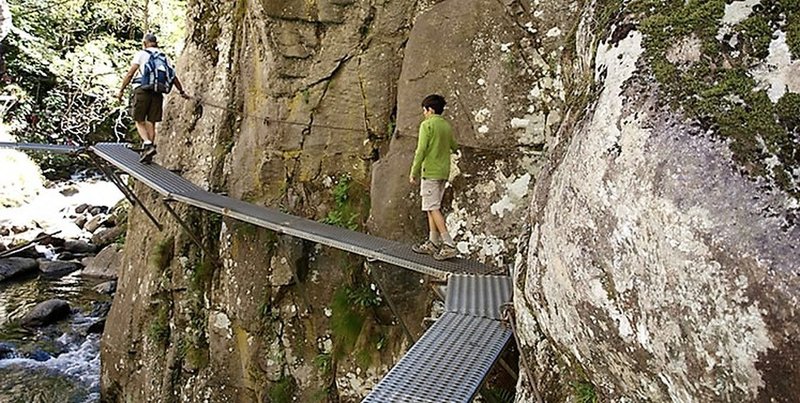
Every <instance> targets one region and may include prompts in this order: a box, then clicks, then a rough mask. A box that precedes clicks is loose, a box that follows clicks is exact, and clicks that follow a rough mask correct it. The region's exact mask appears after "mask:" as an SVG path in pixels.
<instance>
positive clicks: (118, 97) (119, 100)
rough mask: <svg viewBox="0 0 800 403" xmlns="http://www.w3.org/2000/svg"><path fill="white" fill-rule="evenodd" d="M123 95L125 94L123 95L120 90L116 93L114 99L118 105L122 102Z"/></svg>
mask: <svg viewBox="0 0 800 403" xmlns="http://www.w3.org/2000/svg"><path fill="white" fill-rule="evenodd" d="M123 95H125V94H124V92H123V91H122V90H120V91H119V92H118V93H117V98H116V99H117V102H120V103H121V102H122V96H123Z"/></svg>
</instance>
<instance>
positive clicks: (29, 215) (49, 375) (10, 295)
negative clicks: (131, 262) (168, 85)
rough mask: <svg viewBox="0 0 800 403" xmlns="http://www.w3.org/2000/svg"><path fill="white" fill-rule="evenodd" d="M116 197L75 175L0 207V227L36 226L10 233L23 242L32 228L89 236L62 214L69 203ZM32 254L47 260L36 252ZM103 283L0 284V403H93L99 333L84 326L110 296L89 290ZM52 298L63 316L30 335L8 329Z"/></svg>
mask: <svg viewBox="0 0 800 403" xmlns="http://www.w3.org/2000/svg"><path fill="white" fill-rule="evenodd" d="M64 189H69V191H67V192H65V191H64ZM121 198H122V195H121V193H120V192H119V191H118V190H117V189H116V188H114V186H113V185H112V184H111V183H108V182H106V181H103V180H100V179H98V178H90V177H86V176H83V175H82V176H75V177H73V179H72V180H70V181H66V182H63V183H56V184H53V185H51V186H48V187H47V188H45V189H42V191H40V193H39V195H38V196H37V197H35V198H34V199H32V200H30V202H29V203H26V204H25V205H23V206H20V207H18V208H2V209H0V226H5V227H6V228H10V227H11V226H13V225H24V226H27V227H29V228H32V226H35V227H37V228H36V230H35V231H33V230H31V231H28V232H26V233H22V234H19V235H17V237H18V238H19V239H31V238H33V237H34V236H35V235H36V233H38V232H39V231H45V232H53V231H61V233H60V234H59V237H64V238H83V239H86V238H87V237H89V236H91V234H88V233H86V232H84V231H83V230H82V229H80V228H78V227H77V226H76V225H75V224H74V223H73V222H72V221H73V218H71V217H70V215H73V213H72V212H73V211H74V208H75V206H77V205H78V204H81V203H89V204H91V205H94V206H107V207H112V206H114V205H115V204H116V203H117V202H118V201H119V200H120V199H121ZM4 240H5V241H8V239H4ZM37 250H39V252H41V253H44V254H45V255H46V256H52V255H53V254H52V253H51V252H50V251H49V250H46V249H44V248H42V247H38V246H37ZM104 281H106V280H100V279H92V278H83V277H81V275H80V272H75V273H72V274H70V275H67V276H64V277H61V278H45V277H40V276H36V275H32V276H28V277H25V278H21V279H15V280H12V281H6V282H2V283H0V403H17V402H19V403H32V402H36V403H50V402H53V403H72V402H75V403H89V402H98V401H99V400H100V335H99V334H90V333H89V332H88V329H89V326H90V325H92V324H93V323H95V322H97V321H98V320H100V319H101V318H104V317H105V316H106V314H107V312H108V309H109V308H110V306H111V297H110V296H107V295H104V294H100V293H98V292H96V291H94V290H93V287H94V286H96V285H97V284H99V283H102V282H104ZM53 298H60V299H64V300H66V301H68V302H69V304H70V307H71V309H72V313H71V314H70V316H69V319H67V320H65V321H62V322H60V323H57V324H54V325H50V326H46V327H42V328H37V329H33V330H29V329H23V328H21V327H20V326H18V325H17V324H16V321H17V320H18V319H20V318H21V317H22V316H24V315H25V314H26V313H27V312H28V311H30V310H31V308H33V307H34V306H35V305H36V304H38V303H39V302H43V301H46V300H49V299H53Z"/></svg>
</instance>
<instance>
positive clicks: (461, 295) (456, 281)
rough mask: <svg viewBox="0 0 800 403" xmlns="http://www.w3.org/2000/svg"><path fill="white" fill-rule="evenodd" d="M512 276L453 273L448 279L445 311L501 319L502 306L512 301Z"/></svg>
mask: <svg viewBox="0 0 800 403" xmlns="http://www.w3.org/2000/svg"><path fill="white" fill-rule="evenodd" d="M511 292H512V290H511V277H508V276H470V275H452V276H450V277H449V278H448V279H447V298H446V300H445V307H444V310H445V312H454V313H460V314H462V315H470V316H480V317H483V318H489V319H501V318H502V316H501V312H500V306H501V305H503V304H505V303H506V302H509V301H511Z"/></svg>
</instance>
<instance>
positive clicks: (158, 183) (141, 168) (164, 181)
mask: <svg viewBox="0 0 800 403" xmlns="http://www.w3.org/2000/svg"><path fill="white" fill-rule="evenodd" d="M90 150H91V151H93V152H94V153H95V154H97V156H98V157H100V158H102V159H104V160H106V161H108V162H109V163H111V165H114V166H115V167H117V168H119V169H121V170H123V171H125V172H127V173H128V174H130V175H131V176H133V177H134V178H136V179H138V180H139V181H141V182H142V183H144V184H145V185H147V186H149V187H151V188H153V189H155V190H156V191H157V192H158V193H161V194H163V195H165V196H170V195H172V194H174V193H190V192H203V189H200V188H199V187H197V186H196V185H195V184H194V183H192V182H189V181H188V180H186V179H183V178H181V177H180V176H178V175H175V174H174V173H172V172H170V171H168V170H166V169H164V168H162V167H160V166H158V165H155V164H149V165H145V164H142V163H140V162H139V154H137V153H136V152H134V151H133V150H131V149H130V148H128V147H127V146H125V145H124V144H118V143H99V144H96V145H94V146H92V147H91V148H90Z"/></svg>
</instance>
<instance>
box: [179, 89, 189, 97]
mask: <svg viewBox="0 0 800 403" xmlns="http://www.w3.org/2000/svg"><path fill="white" fill-rule="evenodd" d="M179 94H181V98H183V99H189V98H191V96H190V95H189V94H187V93H186V91H184V90H181V92H179Z"/></svg>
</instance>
